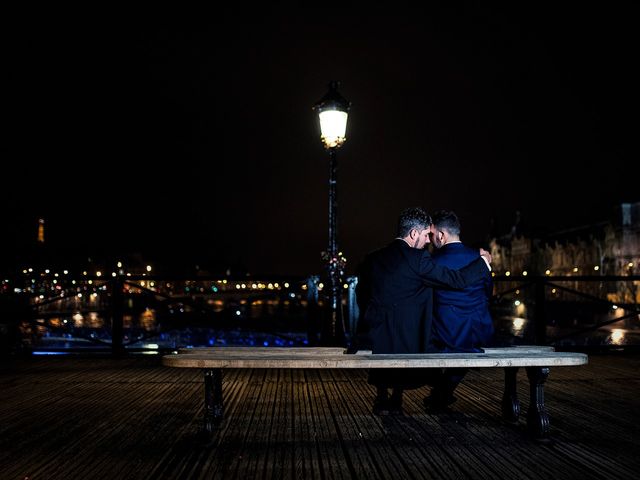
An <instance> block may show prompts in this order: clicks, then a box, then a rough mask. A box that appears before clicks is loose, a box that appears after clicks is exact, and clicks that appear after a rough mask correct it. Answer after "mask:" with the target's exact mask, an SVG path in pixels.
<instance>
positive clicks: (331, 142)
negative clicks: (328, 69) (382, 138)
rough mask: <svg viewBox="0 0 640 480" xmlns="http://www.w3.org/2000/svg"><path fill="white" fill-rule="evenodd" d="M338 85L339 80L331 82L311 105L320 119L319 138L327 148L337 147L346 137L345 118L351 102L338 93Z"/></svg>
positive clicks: (347, 115)
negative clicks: (325, 92)
mask: <svg viewBox="0 0 640 480" xmlns="http://www.w3.org/2000/svg"><path fill="white" fill-rule="evenodd" d="M338 86H339V82H335V81H334V82H331V83H330V84H329V92H327V94H326V95H325V96H324V97H322V98H321V99H320V100H319V101H318V103H316V104H315V105H314V107H313V109H314V110H315V111H316V112H317V114H318V120H319V121H320V139H321V140H322V143H323V144H324V147H325V148H327V149H329V148H338V147H340V146H341V145H342V144H343V143H344V141H345V140H346V139H347V137H346V132H347V119H348V117H349V107H350V106H351V104H350V102H348V101H347V100H345V98H344V97H342V95H340V94H339V93H338Z"/></svg>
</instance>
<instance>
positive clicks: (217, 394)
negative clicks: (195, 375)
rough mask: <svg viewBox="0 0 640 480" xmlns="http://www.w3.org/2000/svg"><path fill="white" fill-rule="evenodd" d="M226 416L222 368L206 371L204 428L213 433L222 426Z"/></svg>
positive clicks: (208, 432)
mask: <svg viewBox="0 0 640 480" xmlns="http://www.w3.org/2000/svg"><path fill="white" fill-rule="evenodd" d="M223 417H224V406H223V403H222V369H221V368H213V369H207V370H205V371H204V430H205V432H206V433H207V434H212V433H213V430H214V429H215V428H217V427H219V426H220V424H221V423H222V419H223Z"/></svg>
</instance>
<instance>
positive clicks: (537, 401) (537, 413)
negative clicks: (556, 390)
mask: <svg viewBox="0 0 640 480" xmlns="http://www.w3.org/2000/svg"><path fill="white" fill-rule="evenodd" d="M526 369H527V377H529V391H530V394H529V410H527V429H528V430H529V434H530V435H531V436H532V437H533V438H535V439H538V440H544V439H547V438H548V437H549V415H547V411H546V410H545V408H544V382H545V380H546V379H547V377H548V376H549V368H548V367H526Z"/></svg>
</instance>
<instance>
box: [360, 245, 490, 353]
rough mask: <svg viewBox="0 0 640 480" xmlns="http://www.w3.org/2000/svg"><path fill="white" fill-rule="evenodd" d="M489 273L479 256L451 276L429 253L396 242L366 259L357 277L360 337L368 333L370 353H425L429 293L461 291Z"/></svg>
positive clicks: (429, 301) (451, 273)
mask: <svg viewBox="0 0 640 480" xmlns="http://www.w3.org/2000/svg"><path fill="white" fill-rule="evenodd" d="M488 272H489V269H488V268H487V265H486V264H485V262H484V260H483V259H482V258H480V257H479V256H478V258H477V259H476V260H475V261H473V262H471V263H470V264H469V265H468V266H467V267H465V268H462V269H460V270H451V269H448V268H446V267H443V266H440V265H437V264H436V263H435V262H434V261H433V259H432V258H431V254H430V253H429V251H428V250H418V249H416V248H411V247H409V245H407V243H406V242H405V241H404V240H401V239H396V240H394V241H393V242H392V243H390V244H389V245H387V246H386V247H383V248H381V249H380V250H377V251H375V252H373V253H370V254H369V255H368V256H367V257H366V259H365V261H364V262H363V264H362V265H361V268H360V270H359V272H358V273H359V278H358V285H357V287H356V288H357V289H356V294H357V298H358V305H359V307H360V309H361V310H360V319H361V321H360V322H359V323H360V324H361V325H359V331H361V332H362V331H363V330H367V331H368V334H369V337H370V341H371V348H372V350H373V353H424V352H426V351H428V350H427V349H428V346H429V336H430V332H431V322H432V308H433V288H432V287H453V288H464V287H466V286H467V285H471V284H473V283H475V282H478V281H480V280H481V279H482V278H484V277H485V276H486V275H487V273H488Z"/></svg>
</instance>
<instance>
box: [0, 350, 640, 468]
mask: <svg viewBox="0 0 640 480" xmlns="http://www.w3.org/2000/svg"><path fill="white" fill-rule="evenodd" d="M639 367H640V356H638V355H626V356H615V355H611V356H605V355H592V356H590V362H589V364H588V365H585V366H580V367H565V368H557V369H553V368H552V369H551V374H550V376H549V379H548V380H547V382H546V384H545V385H546V386H545V394H546V396H547V402H546V403H547V409H548V410H549V414H550V415H551V419H552V437H553V440H554V444H553V445H552V446H543V445H538V444H536V443H534V442H531V441H530V440H528V439H527V437H526V435H525V432H524V419H521V420H520V422H519V423H518V424H516V425H513V426H509V425H506V424H504V423H503V422H502V421H501V420H500V417H499V412H500V406H499V400H500V397H501V395H502V385H503V374H502V371H501V370H500V369H479V370H472V371H470V372H469V373H468V374H467V376H466V377H465V380H464V382H463V384H462V385H461V386H460V387H459V389H458V391H457V395H458V398H459V399H458V402H457V403H456V404H454V406H453V411H452V412H450V413H444V414H437V415H428V414H426V413H425V412H424V411H423V410H422V398H423V397H424V396H425V395H426V394H428V391H429V390H428V388H422V389H416V390H411V391H407V392H405V402H404V407H405V412H406V415H405V416H404V417H376V416H374V415H372V414H371V402H372V400H373V396H374V390H373V388H372V387H371V386H370V385H368V384H367V382H366V374H367V372H366V370H323V369H308V370H303V369H293V370H292V369H283V370H280V369H253V370H234V369H228V370H225V374H224V377H223V387H224V390H225V400H226V403H225V409H226V412H227V416H226V418H227V420H226V421H225V423H224V424H223V425H222V427H221V429H220V430H219V432H218V434H217V435H216V436H215V438H214V439H213V440H212V441H211V442H210V443H203V442H202V441H201V440H200V439H199V437H198V436H197V434H198V432H199V430H200V426H201V423H200V422H201V417H202V374H201V372H199V371H198V370H197V369H169V368H165V367H163V366H161V365H160V359H159V358H150V357H139V358H127V359H121V360H114V359H108V358H102V359H93V358H75V359H74V358H62V357H58V358H44V359H31V360H29V361H23V362H17V363H16V364H14V365H13V366H5V367H4V368H3V369H2V372H1V373H0V472H1V473H0V478H3V479H4V478H7V479H10V478H20V479H22V478H25V477H27V476H29V477H30V478H39V479H57V478H65V479H76V478H77V479H79V478H92V479H97V480H102V479H110V480H111V479H121V478H122V479H124V478H126V479H151V478H153V479H169V478H188V479H191V478H193V479H205V478H225V479H226V478H243V479H244V478H314V479H315V478H323V479H325V478H365V479H383V478H415V479H419V478H434V479H450V478H480V479H484V478H486V479H490V478H491V479H493V478H498V479H501V478H505V479H507V478H509V479H511V478H523V479H524V478H529V479H532V478H533V479H535V478H554V479H555V478H559V479H573V478H581V479H592V478H593V479H595V478H612V477H613V478H621V479H627V478H628V479H631V478H636V476H637V471H638V469H640V460H639V459H638V457H637V455H636V451H637V450H638V448H639V447H640V427H639V426H638V425H640V421H639V420H640V418H639V417H640V413H639V412H640V398H639V396H638V392H640V374H639V373H638V372H639V371H640V368H639ZM519 375H520V376H521V377H520V382H519V384H518V385H519V387H518V388H519V390H518V393H519V395H520V399H521V402H522V407H523V413H526V409H527V407H528V387H527V382H526V381H523V378H522V377H523V376H524V375H525V373H524V371H522V372H520V374H519ZM505 427H507V428H505Z"/></svg>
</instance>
